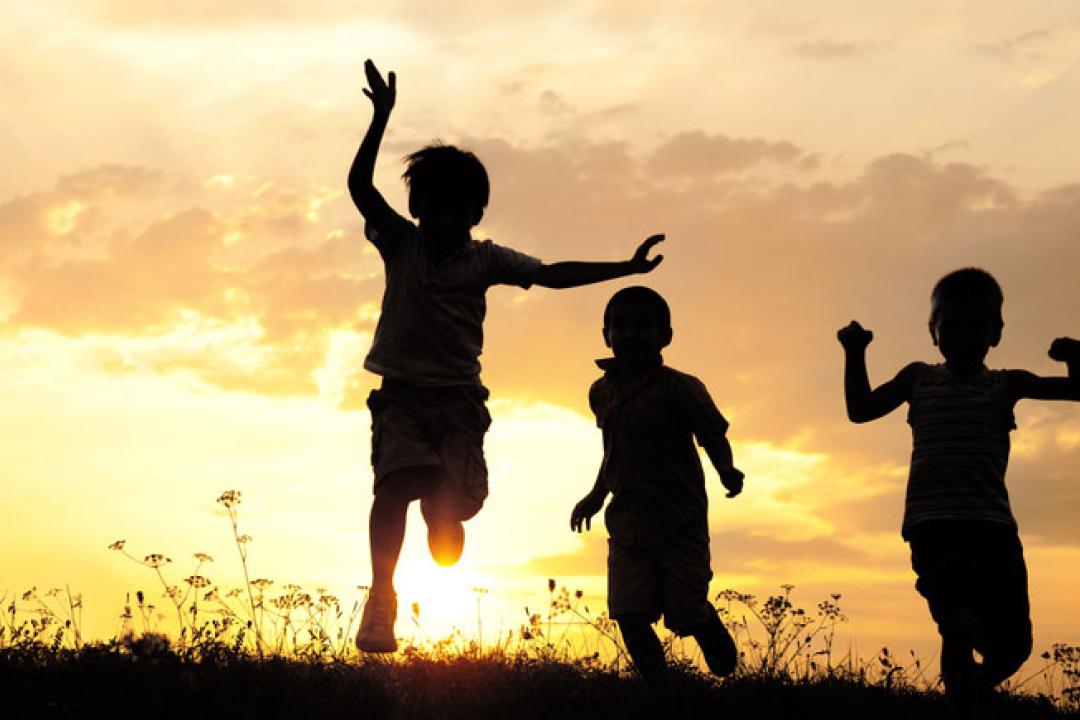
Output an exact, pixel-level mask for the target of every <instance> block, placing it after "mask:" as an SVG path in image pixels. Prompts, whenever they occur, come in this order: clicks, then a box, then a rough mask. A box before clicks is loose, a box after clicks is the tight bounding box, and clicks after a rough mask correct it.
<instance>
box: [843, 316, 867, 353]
mask: <svg viewBox="0 0 1080 720" xmlns="http://www.w3.org/2000/svg"><path fill="white" fill-rule="evenodd" d="M836 339H837V340H839V341H840V344H841V345H843V346H844V349H845V350H847V351H848V352H852V351H858V350H865V349H866V346H867V345H869V344H870V341H872V340H873V339H874V333H872V332H870V331H869V330H867V329H865V328H864V327H863V326H862V325H860V324H859V323H858V322H856V321H855V320H852V321H851V322H850V323H848V324H847V325H845V326H844V327H842V328H840V330H839V331H838V332H837V333H836Z"/></svg>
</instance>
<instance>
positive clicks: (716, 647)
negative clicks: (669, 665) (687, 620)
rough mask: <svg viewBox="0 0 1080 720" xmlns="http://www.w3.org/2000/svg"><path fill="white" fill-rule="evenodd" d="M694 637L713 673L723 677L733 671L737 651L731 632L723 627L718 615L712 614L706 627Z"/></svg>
mask: <svg viewBox="0 0 1080 720" xmlns="http://www.w3.org/2000/svg"><path fill="white" fill-rule="evenodd" d="M694 639H695V640H697V643H698V647H700V648H701V654H702V655H703V656H705V664H706V665H708V666H709V670H710V672H712V674H713V675H719V676H720V677H725V676H727V675H730V674H731V673H733V672H735V666H736V665H738V662H739V652H738V650H737V649H736V647H735V641H734V640H733V639H732V638H731V633H729V632H728V630H727V628H726V627H724V623H722V622H720V618H719V617H716V616H715V615H714V616H713V619H712V621H710V622H709V624H708V626H707V627H706V629H705V630H704V631H703V632H699V633H697V634H695V635H694Z"/></svg>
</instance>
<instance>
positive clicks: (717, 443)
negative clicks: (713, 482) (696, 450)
mask: <svg viewBox="0 0 1080 720" xmlns="http://www.w3.org/2000/svg"><path fill="white" fill-rule="evenodd" d="M703 447H704V448H705V454H707V455H708V456H709V460H710V462H712V464H713V467H714V468H716V472H717V474H718V475H720V482H721V483H723V485H724V488H725V489H727V496H728V497H729V498H733V497H735V496H736V495H738V494H739V493H741V492H742V489H743V479H744V478H745V477H746V476H745V475H743V473H742V471H741V470H739V469H738V468H737V467H735V459H734V458H733V457H732V455H731V443H729V442H728V439H727V436H724V435H721V436H719V437H717V438H712V439H707V440H706V441H705V443H704V444H703Z"/></svg>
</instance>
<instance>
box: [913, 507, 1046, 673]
mask: <svg viewBox="0 0 1080 720" xmlns="http://www.w3.org/2000/svg"><path fill="white" fill-rule="evenodd" d="M910 535H911V538H910V540H909V543H910V545H911V567H912V569H913V570H914V571H915V574H916V575H917V578H918V579H917V580H916V581H915V589H916V590H918V591H919V594H920V595H922V596H923V597H924V598H926V602H927V605H929V606H930V615H931V616H932V617H933V618H934V621H935V622H936V623H937V625H938V631H939V632H940V633H941V634H942V635H945V634H947V633H948V632H949V631H950V625H949V624H950V622H954V621H955V620H954V619H955V618H957V617H961V618H967V619H970V620H974V622H975V626H976V628H977V631H976V640H977V643H976V646H975V649H976V650H977V651H978V652H979V654H980V655H982V656H983V657H986V656H987V654H988V653H989V654H991V655H994V654H998V653H1006V654H1015V653H1017V652H1021V651H1022V650H1023V648H1024V647H1025V646H1026V647H1027V651H1026V652H1030V649H1031V609H1030V605H1029V602H1028V580H1027V566H1026V564H1025V563H1024V548H1023V546H1022V545H1021V544H1020V537H1019V535H1017V532H1016V529H1015V528H1013V527H1010V526H1008V525H1002V524H999V523H991V522H978V521H940V522H929V523H926V524H924V525H919V526H916V527H915V528H913V529H912V531H911V533H910ZM980 646H981V647H980ZM1025 657H1026V653H1025Z"/></svg>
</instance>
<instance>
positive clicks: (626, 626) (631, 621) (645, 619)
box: [611, 612, 660, 634]
mask: <svg viewBox="0 0 1080 720" xmlns="http://www.w3.org/2000/svg"><path fill="white" fill-rule="evenodd" d="M611 619H612V620H614V621H615V622H616V624H618V626H619V630H621V631H622V632H623V633H624V634H625V633H628V632H640V631H642V630H644V629H646V628H651V627H652V624H653V623H654V622H656V621H657V620H659V619H660V613H658V612H657V613H651V612H633V613H622V614H620V615H618V616H615V617H612V618H611Z"/></svg>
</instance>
